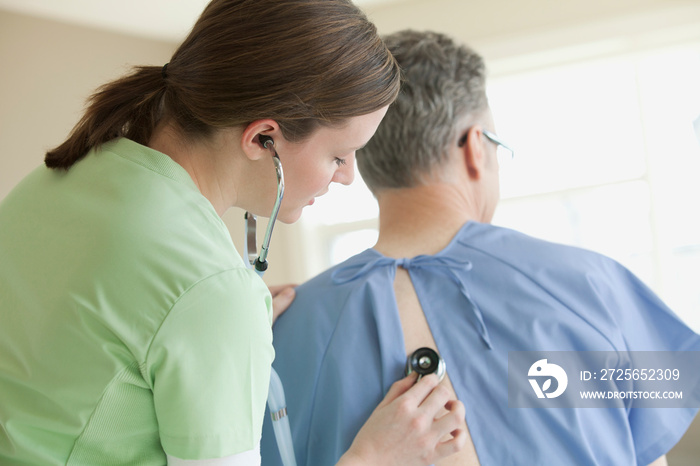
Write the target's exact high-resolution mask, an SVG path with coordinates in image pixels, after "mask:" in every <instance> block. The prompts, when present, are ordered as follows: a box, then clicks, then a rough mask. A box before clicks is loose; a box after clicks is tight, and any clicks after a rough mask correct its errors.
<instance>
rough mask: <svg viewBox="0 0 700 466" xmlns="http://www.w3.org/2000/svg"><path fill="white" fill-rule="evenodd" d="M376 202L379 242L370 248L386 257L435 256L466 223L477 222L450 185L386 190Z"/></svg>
mask: <svg viewBox="0 0 700 466" xmlns="http://www.w3.org/2000/svg"><path fill="white" fill-rule="evenodd" d="M377 199H378V202H379V239H378V240H377V244H376V245H375V246H374V248H375V249H376V250H377V251H379V252H380V253H382V254H384V255H385V256H389V257H395V258H400V257H414V256H417V255H420V254H435V253H437V252H439V251H441V250H442V249H444V248H445V246H447V245H448V244H449V242H450V241H451V240H452V238H454V236H455V234H457V232H458V231H459V229H460V228H461V227H462V226H463V225H464V224H465V223H466V222H467V221H469V220H479V216H478V214H476V212H478V209H477V208H476V206H474V205H473V204H472V203H471V202H470V200H469V198H468V196H467V195H466V193H465V192H464V190H462V189H459V188H458V187H456V186H454V185H449V184H431V185H426V186H417V187H414V188H401V189H388V190H384V191H381V192H380V193H379V194H378V195H377Z"/></svg>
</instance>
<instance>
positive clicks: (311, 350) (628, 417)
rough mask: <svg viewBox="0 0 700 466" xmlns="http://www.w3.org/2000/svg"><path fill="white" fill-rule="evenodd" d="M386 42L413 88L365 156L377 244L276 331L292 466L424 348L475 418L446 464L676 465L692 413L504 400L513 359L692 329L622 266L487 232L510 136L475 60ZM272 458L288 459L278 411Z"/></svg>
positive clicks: (269, 438) (304, 461)
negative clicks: (280, 448)
mask: <svg viewBox="0 0 700 466" xmlns="http://www.w3.org/2000/svg"><path fill="white" fill-rule="evenodd" d="M386 41H387V44H388V45H389V47H390V49H391V51H392V53H393V54H394V55H395V56H396V59H397V60H398V61H399V64H400V65H401V67H402V69H403V71H404V78H405V82H404V84H403V90H402V92H401V94H400V96H399V98H398V100H397V101H396V103H394V104H393V105H392V106H391V107H390V108H389V111H388V113H387V115H386V117H385V118H384V121H383V122H382V124H381V125H380V127H379V129H378V131H377V133H376V135H375V136H374V138H373V139H372V140H371V141H370V142H369V144H368V145H367V147H366V148H365V149H364V150H362V151H361V153H359V154H358V157H357V160H358V167H359V170H360V173H361V174H362V177H363V178H364V180H365V182H366V183H367V186H369V188H370V189H371V190H372V192H373V194H374V195H375V197H376V198H377V201H378V203H379V239H378V241H377V244H376V245H375V246H374V247H373V248H372V249H368V250H366V251H364V252H362V253H360V254H358V255H356V256H354V257H352V258H351V259H348V260H347V261H345V262H344V263H342V264H340V265H338V266H335V267H333V268H332V269H330V270H328V271H326V272H325V273H322V274H321V275H319V276H317V277H316V278H314V279H312V280H311V281H309V282H308V283H305V284H304V285H302V286H300V287H298V288H297V295H296V299H295V301H294V303H293V304H292V306H291V307H290V308H289V309H288V310H287V312H286V313H285V314H283V315H282V316H281V317H280V318H279V319H278V320H277V323H276V324H275V328H274V344H275V348H276V354H277V356H276V359H275V362H274V367H275V368H276V370H277V371H278V373H279V375H280V377H281V379H282V382H283V384H284V387H285V391H286V400H287V407H288V409H287V412H288V413H289V416H290V422H291V426H292V432H293V437H294V449H295V454H296V458H297V461H298V464H299V465H308V466H324V465H329V464H334V463H335V462H336V461H337V459H338V458H339V457H340V456H341V455H342V453H343V452H345V451H346V450H347V449H348V448H349V446H350V444H351V443H352V440H353V438H354V437H355V434H356V433H357V431H358V430H359V429H360V427H361V426H362V424H363V423H364V422H365V421H366V419H367V418H368V417H369V415H370V413H371V412H372V410H373V409H374V407H375V406H376V405H377V404H378V403H379V402H380V401H381V400H382V398H383V396H384V395H385V393H386V392H387V390H388V389H389V387H390V386H391V384H392V383H393V382H395V381H396V380H398V379H399V378H401V377H402V376H403V372H404V367H405V364H406V358H407V355H409V354H411V353H412V352H413V351H414V350H416V349H417V348H420V347H430V348H433V349H435V350H437V351H438V352H439V353H440V355H441V356H442V357H443V359H444V360H445V362H446V367H447V377H445V379H444V381H443V383H444V384H445V386H446V387H447V388H448V389H449V390H452V391H454V393H456V396H457V398H458V399H460V400H461V401H462V402H463V403H464V405H465V408H466V416H465V422H466V425H467V426H468V431H469V433H470V441H468V442H467V446H466V447H465V448H464V449H463V451H461V452H460V453H458V454H456V455H455V456H453V457H448V458H447V459H445V460H443V462H441V463H439V464H440V465H447V464H449V465H472V464H482V465H494V466H502V465H553V464H556V465H616V466H619V465H647V464H651V463H654V464H666V460H665V454H666V453H667V452H668V450H669V449H670V448H671V447H672V446H673V445H674V444H675V443H676V442H677V441H678V440H679V439H680V437H681V436H682V435H683V433H684V431H685V430H686V429H687V427H688V425H689V424H690V422H691V421H692V419H693V416H694V414H695V412H696V410H695V409H692V407H691V408H684V409H663V408H661V409H657V408H650V409H633V408H634V406H635V405H634V404H632V405H630V404H629V403H627V404H624V405H620V406H619V407H612V408H577V407H573V408H552V409H546V408H544V409H543V408H539V409H537V408H517V407H512V406H509V398H508V357H509V352H514V351H535V350H537V351H539V350H543V351H544V350H548V351H555V350H556V351H576V352H583V351H609V352H615V353H613V354H618V353H619V354H624V353H625V352H627V351H641V350H655V351H699V350H700V336H698V335H697V334H695V333H694V332H692V331H691V330H690V329H688V328H687V327H686V326H685V325H684V324H683V323H682V322H681V321H680V320H679V319H678V318H677V317H676V316H675V315H674V314H673V312H672V311H670V310H669V309H668V308H667V307H666V306H665V305H664V304H663V303H662V302H661V301H660V300H659V299H658V298H657V297H656V296H655V295H654V294H653V293H652V292H651V291H650V290H649V289H648V288H647V287H646V286H644V285H643V284H642V283H641V282H640V281H639V280H638V279H637V278H635V277H634V276H633V275H632V274H631V273H630V272H629V271H627V270H626V269H624V268H623V267H622V266H620V265H619V264H617V263H616V262H614V261H612V260H610V259H608V258H606V257H603V256H601V255H598V254H596V253H592V252H588V251H584V250H581V249H578V248H572V247H568V246H562V245H557V244H553V243H549V242H545V241H542V240H538V239H535V238H532V237H529V236H526V235H524V234H521V233H518V232H515V231H512V230H509V229H504V228H499V227H495V226H492V225H490V224H489V222H490V221H491V217H492V215H493V213H494V210H495V208H496V204H497V202H498V199H499V186H498V182H499V178H498V170H499V164H498V160H497V157H496V154H497V148H498V146H499V145H501V146H502V145H503V144H502V142H501V141H500V140H499V139H498V136H496V134H495V133H496V131H495V129H494V122H493V118H492V115H491V112H490V110H489V106H488V102H487V98H486V94H485V76H484V75H485V67H484V63H483V60H482V58H481V57H480V56H479V55H477V54H476V53H474V52H473V51H472V50H470V49H469V48H467V47H464V46H459V45H457V44H455V43H454V42H453V41H452V40H450V39H449V38H447V37H445V36H443V35H441V34H436V33H429V32H426V33H419V32H414V31H403V32H399V33H395V34H392V35H390V36H388V37H387V38H386ZM525 370H526V371H527V368H525ZM575 375H576V377H578V374H575ZM573 377H574V374H570V378H573ZM572 382H573V381H572ZM560 383H561V382H560ZM525 384H526V385H527V382H526V381H525ZM528 390H530V387H529V386H528ZM530 394H531V395H532V392H531V393H530ZM511 401H512V400H511ZM262 457H263V465H266V466H267V465H277V464H280V462H279V456H278V453H277V447H276V446H275V439H274V435H273V433H272V429H271V426H270V421H269V419H267V420H266V425H265V428H264V434H263V442H262Z"/></svg>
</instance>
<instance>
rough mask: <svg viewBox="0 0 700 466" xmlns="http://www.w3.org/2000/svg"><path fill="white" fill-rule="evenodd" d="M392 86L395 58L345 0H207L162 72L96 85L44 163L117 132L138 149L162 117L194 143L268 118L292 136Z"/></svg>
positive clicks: (364, 110) (392, 94) (70, 159)
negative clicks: (83, 109)
mask: <svg viewBox="0 0 700 466" xmlns="http://www.w3.org/2000/svg"><path fill="white" fill-rule="evenodd" d="M399 86H400V70H399V66H398V64H397V63H396V60H394V57H393V56H392V55H391V53H389V50H388V49H387V48H386V45H385V44H384V42H383V41H382V40H381V38H380V37H379V35H378V33H377V28H376V27H375V25H374V24H372V23H371V22H370V21H369V19H368V18H367V16H366V15H365V14H364V13H363V12H362V10H360V9H359V8H358V7H357V6H355V5H354V4H353V3H352V1H351V0H212V1H211V2H210V3H209V5H207V7H206V8H205V9H204V11H203V12H202V15H201V16H200V18H199V20H198V21H197V22H196V23H195V25H194V27H193V28H192V31H191V32H190V34H189V35H188V37H187V38H186V39H185V41H184V42H183V43H182V44H181V45H180V46H179V47H178V49H177V50H176V51H175V53H174V55H173V56H172V57H171V59H170V63H169V64H168V66H167V68H166V67H163V68H162V69H161V68H160V67H150V66H149V67H138V68H135V70H134V72H133V73H132V74H130V75H128V76H126V77H124V78H122V79H119V80H117V81H114V82H112V83H109V84H107V85H105V86H103V87H102V88H100V89H99V90H98V91H97V93H96V94H94V95H93V96H92V97H91V98H90V100H89V105H88V108H87V111H86V113H85V116H84V117H83V118H82V119H81V120H80V122H79V123H78V124H77V125H76V127H75V128H74V129H73V132H72V133H71V134H70V136H69V137H68V140H67V141H66V142H64V143H63V144H61V145H60V146H59V147H57V148H56V149H54V150H52V151H50V152H48V153H47V154H46V165H47V166H48V167H50V168H62V169H68V168H70V167H71V166H72V165H73V164H74V163H75V162H76V161H78V160H80V159H81V158H83V157H84V156H85V154H86V153H87V152H89V151H90V150H91V149H93V148H95V147H97V146H99V145H101V144H103V143H105V142H107V141H109V140H111V139H114V138H116V137H120V136H122V137H126V138H129V139H131V140H133V141H135V142H137V143H139V144H143V145H146V144H148V142H149V140H150V138H151V137H152V134H153V131H154V129H155V127H156V125H158V124H159V122H160V121H161V120H167V121H168V122H169V123H172V125H173V127H175V128H177V129H178V130H179V131H181V132H182V134H183V135H186V136H187V138H189V139H191V140H196V139H199V138H207V137H210V136H211V134H213V133H214V132H215V131H217V130H219V129H222V128H232V127H237V126H244V125H247V124H249V123H250V122H252V121H256V120H259V119H264V118H271V119H273V120H275V121H276V122H277V123H278V124H279V127H280V131H281V132H282V134H283V135H284V137H285V138H287V139H288V140H290V141H294V142H299V141H302V140H303V139H304V138H307V137H308V136H309V135H311V133H312V132H313V131H314V130H316V129H317V128H318V127H319V126H332V125H342V124H343V123H344V122H345V121H347V119H348V118H351V117H354V116H359V115H366V114H368V113H371V112H373V111H376V110H379V109H380V108H382V107H385V106H387V105H389V104H390V103H391V102H393V101H394V99H396V96H397V95H398V92H399Z"/></svg>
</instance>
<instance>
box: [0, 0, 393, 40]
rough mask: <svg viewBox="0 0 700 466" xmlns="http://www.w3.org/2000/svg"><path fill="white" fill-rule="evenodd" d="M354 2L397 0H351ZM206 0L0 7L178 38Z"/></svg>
mask: <svg viewBox="0 0 700 466" xmlns="http://www.w3.org/2000/svg"><path fill="white" fill-rule="evenodd" d="M354 1H355V3H356V4H357V5H360V6H367V5H370V4H380V3H389V2H392V1H393V2H395V1H400V0H354ZM208 2H209V0H0V9H5V10H10V11H14V12H17V13H24V14H29V15H35V16H40V17H44V18H50V19H55V20H59V21H66V22H71V23H77V24H82V25H86V26H91V27H96V28H100V29H108V30H112V31H118V32H123V33H127V34H135V35H140V36H146V37H151V38H155V39H161V40H167V41H173V42H179V41H180V40H182V39H183V38H184V37H185V35H186V34H187V32H188V31H189V30H190V28H191V27H192V25H193V24H194V22H195V20H196V19H197V17H198V16H199V14H200V13H201V11H202V10H203V9H204V6H205V5H206V4H207V3H208Z"/></svg>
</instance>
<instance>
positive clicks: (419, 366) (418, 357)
mask: <svg viewBox="0 0 700 466" xmlns="http://www.w3.org/2000/svg"><path fill="white" fill-rule="evenodd" d="M412 372H417V373H418V380H420V378H421V377H423V376H424V375H428V374H437V376H438V379H439V380H442V379H443V378H444V377H445V361H444V360H443V359H442V358H441V357H440V355H439V354H437V351H435V350H434V349H432V348H427V347H423V348H418V349H417V350H415V351H414V352H413V353H412V354H411V355H410V356H409V357H408V358H407V359H406V375H409V374H411V373H412Z"/></svg>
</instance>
